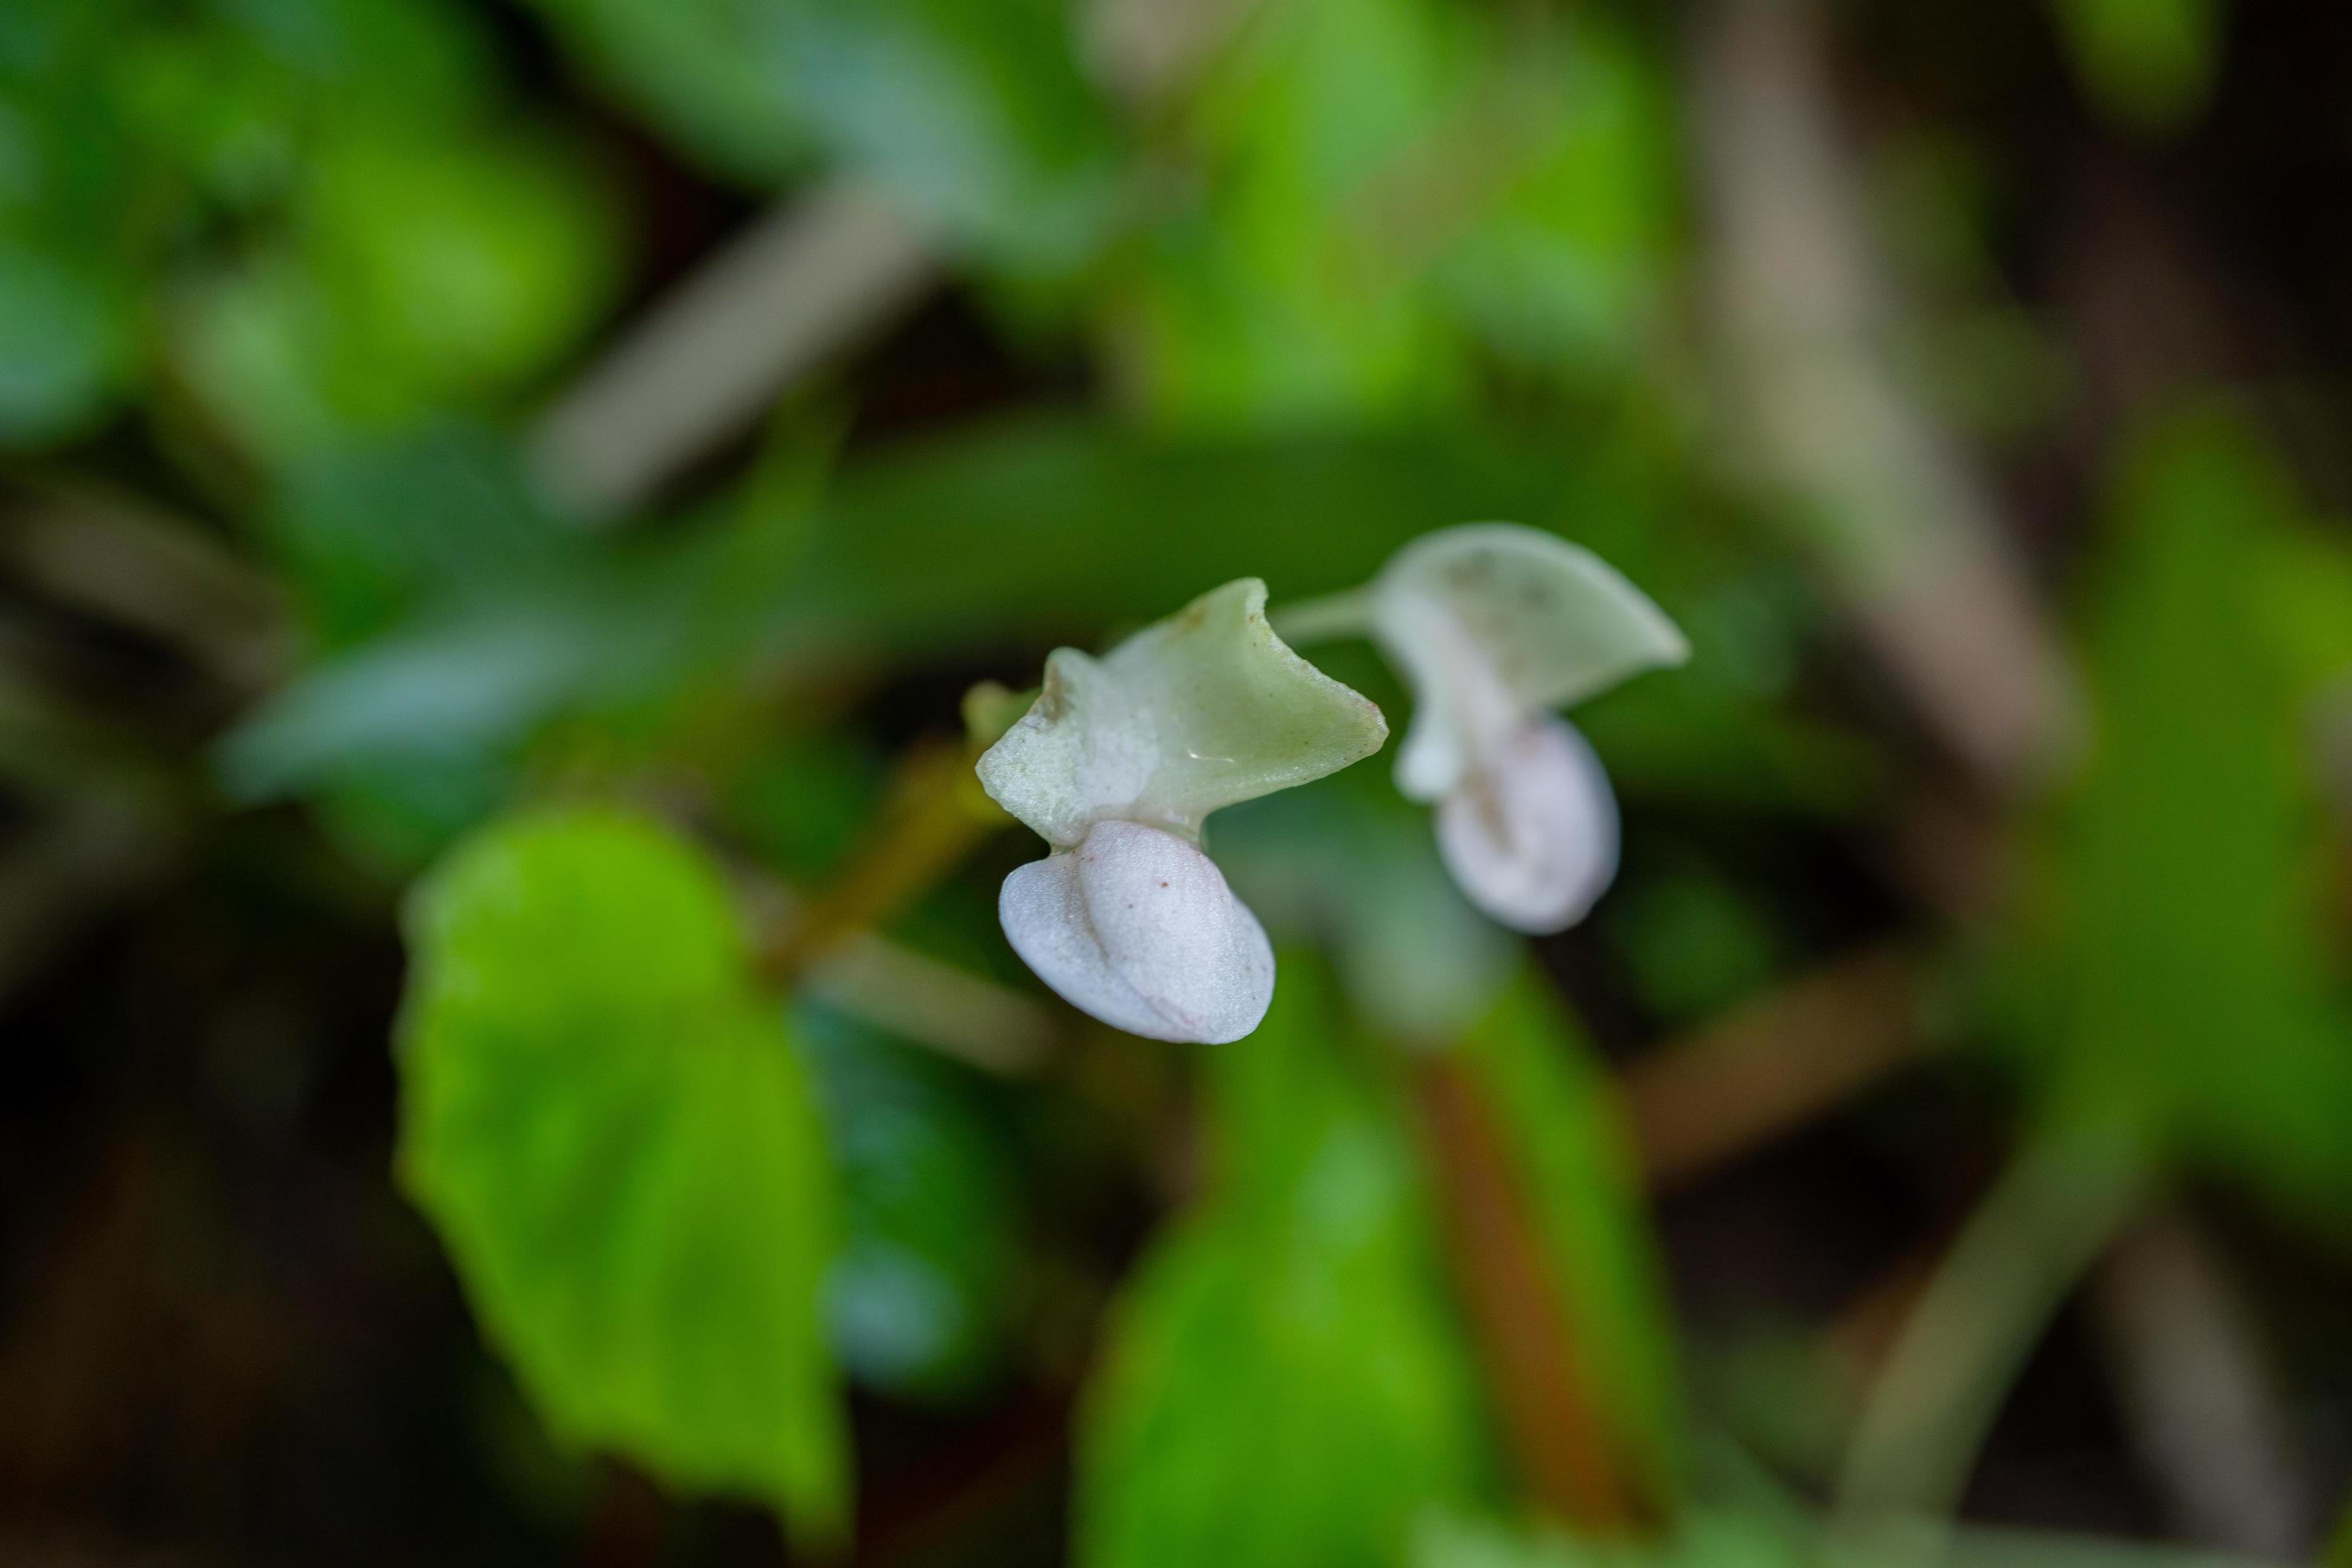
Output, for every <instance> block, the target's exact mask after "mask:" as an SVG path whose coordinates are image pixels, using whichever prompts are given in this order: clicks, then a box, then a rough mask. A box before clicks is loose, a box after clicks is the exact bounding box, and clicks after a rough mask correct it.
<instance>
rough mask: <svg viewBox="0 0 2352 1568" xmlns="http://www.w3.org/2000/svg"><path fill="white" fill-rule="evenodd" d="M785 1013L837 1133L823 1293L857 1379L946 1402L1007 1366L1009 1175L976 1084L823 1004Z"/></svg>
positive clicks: (1014, 1264)
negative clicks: (810, 1061) (838, 1234)
mask: <svg viewBox="0 0 2352 1568" xmlns="http://www.w3.org/2000/svg"><path fill="white" fill-rule="evenodd" d="M793 1017H794V1022H795V1024H796V1026H798V1028H799V1029H800V1031H801V1035H802V1037H803V1039H804V1040H806V1041H807V1042H808V1044H809V1047H810V1053H811V1055H812V1057H813V1058H814V1060H815V1062H816V1065H817V1068H818V1070H819V1078H820V1084H821V1087H822V1089H823V1097H824V1105H825V1112H826V1120H827V1121H828V1122H829V1123H830V1124H831V1126H832V1128H833V1130H834V1136H833V1145H834V1147H835V1150H836V1151H838V1156H839V1164H840V1173H841V1187H842V1209H843V1225H842V1231H843V1235H842V1246H841V1253H840V1256H839V1258H837V1259H836V1260H835V1264H834V1268H833V1273H832V1278H831V1280H830V1284H829V1288H828V1291H827V1297H828V1306H829V1308H830V1313H829V1316H830V1319H831V1321H832V1324H833V1332H834V1342H835V1344H836V1345H837V1346H838V1347H839V1349H840V1352H841V1358H842V1362H843V1364H844V1366H845V1368H846V1370H847V1371H848V1372H849V1373H850V1374H851V1375H852V1376H853V1377H855V1378H856V1379H857V1380H858V1381H859V1382H860V1383H862V1384H866V1385H868V1386H870V1387H874V1388H878V1389H882V1390H884V1391H886V1392H887V1393H890V1394H897V1395H898V1396H900V1397H902V1398H911V1399H915V1400H922V1401H932V1402H945V1403H952V1402H955V1401H957V1400H960V1399H962V1398H965V1397H967V1396H969V1395H971V1394H973V1393H975V1392H977V1391H979V1390H980V1389H982V1387H983V1385H984V1384H986V1383H987V1382H988V1380H989V1379H990V1377H991V1376H992V1374H993V1373H996V1372H997V1371H998V1370H999V1368H1000V1366H1001V1365H1002V1363H1003V1352H1004V1349H1005V1339H1006V1335H1005V1331H1006V1329H1007V1327H1008V1326H1009V1323H1010V1320H1011V1314H1012V1310H1013V1285H1014V1282H1015V1279H1016V1278H1017V1276H1018V1273H1019V1270H1020V1267H1021V1239H1022V1216H1021V1213H1020V1210H1019V1207H1018V1199H1019V1194H1018V1191H1017V1181H1016V1173H1015V1171H1014V1169H1013V1159H1012V1154H1011V1152H1010V1150H1009V1149H1008V1148H1007V1147H1006V1144H1005V1141H1004V1138H1003V1133H1002V1131H1000V1129H999V1128H998V1127H997V1126H995V1125H994V1123H993V1122H992V1119H991V1118H990V1117H989V1116H988V1114H987V1112H986V1107H985V1105H984V1104H983V1103H982V1100H981V1096H980V1094H979V1093H978V1092H977V1091H978V1088H979V1086H977V1085H976V1084H974V1083H972V1082H971V1080H970V1077H969V1075H968V1074H965V1073H961V1072H960V1071H959V1069H958V1068H955V1067H954V1066H952V1065H950V1064H949V1063H947V1062H945V1061H943V1060H942V1059H941V1058H939V1057H938V1056H936V1055H931V1054H928V1053H925V1052H922V1051H919V1050H918V1049H916V1048H915V1047H911V1046H906V1045H901V1044H899V1043H898V1042H897V1041H895V1040H892V1039H889V1038H887V1037H884V1036H881V1035H879V1034H877V1032H875V1031H874V1030H873V1029H871V1028H868V1027H866V1026H861V1025H859V1024H856V1023H855V1022H853V1021H852V1020H850V1019H848V1018H846V1017H845V1016H842V1015H841V1014H839V1013H837V1012H835V1011H834V1010H832V1009H830V1008H827V1007H824V1006H821V1005H804V1006H803V1007H801V1008H799V1009H797V1010H796V1011H795V1013H794V1015H793Z"/></svg>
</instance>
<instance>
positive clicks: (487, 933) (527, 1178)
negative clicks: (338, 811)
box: [400, 811, 847, 1534]
mask: <svg viewBox="0 0 2352 1568" xmlns="http://www.w3.org/2000/svg"><path fill="white" fill-rule="evenodd" d="M409 931H410V942H411V947H412V951H413V953H414V960H415V971H414V973H413V975H412V979H411V983H410V992H409V996H408V999H407V1002H406V1005H405V1007H404V1016H403V1022H402V1030H401V1048H400V1065H401V1069H402V1125H401V1143H400V1170H401V1175H402V1179H403V1181H404V1184H405V1186H406V1188H407V1190H408V1192H409V1194H411V1196H412V1197H414V1199H415V1202H416V1203H417V1205H419V1206H420V1207H421V1208H423V1209H424V1210H425V1213H426V1214H427V1215H429V1216H430V1217H431V1218H432V1220H433V1222H434V1225H435V1226H436V1228H437V1229H438V1230H439V1232H440V1234H441V1237H442V1240H443V1242H444V1243H445V1245H446V1246H447V1247H448V1249H449V1253H450V1256H451V1258H452V1259H453V1260H454V1261H455V1262H456V1264H457V1271H458V1275H459V1278H460V1279H461V1280H462V1281H463V1283H464V1284H465V1287H466V1290H467V1299H468V1300H469V1301H470V1302H471V1303H472V1305H473V1308H474V1310H475V1312H476V1314H477V1316H478V1318H479V1320H480V1321H481V1324H482V1328H483V1331H484V1332H485V1333H486V1334H487V1336H488V1338H489V1339H490V1340H491V1341H492V1342H494V1343H495V1344H496V1345H497V1346H498V1347H499V1350H500V1351H501V1352H503V1353H504V1355H505V1356H506V1357H507V1359H508V1360H509V1363H511V1364H512V1366H513V1368H514V1370H515V1372H516V1373H517V1375H518V1376H519V1378H520V1380H521V1383H522V1384H523V1386H524V1388H525V1389H526V1390H527V1391H528V1393H529V1394H530V1397H531V1398H532V1400H533V1402H534V1403H535V1404H536V1405H538V1407H539V1409H540V1411H541V1415H543V1416H544V1417H545V1418H546V1420H547V1422H548V1424H549V1426H551V1428H552V1429H553V1430H554V1431H555V1432H556V1433H557V1434H558V1436H561V1437H562V1438H563V1439H565V1440H566V1441H568V1442H571V1443H573V1444H577V1445H580V1446H583V1447H598V1448H610V1449H614V1450H616V1451H618V1452H620V1453H623V1454H625V1455H627V1456H629V1457H630V1458H633V1459H635V1460H636V1461H638V1462H640V1463H642V1464H644V1465H645V1466H646V1468H649V1469H651V1470H653V1471H654V1472H656V1474H658V1475H660V1476H662V1477H664V1478H665V1479H668V1480H669V1481H671V1482H673V1483H675V1484H677V1485H678V1486H681V1487H685V1488H688V1489H695V1490H710V1491H718V1492H725V1493H731V1494H736V1495H740V1496H746V1497H751V1498H756V1499H759V1500H763V1501H766V1502H768V1503H771V1504H772V1505H773V1506H775V1507H776V1508H778V1509H779V1510H782V1511H784V1512H785V1513H786V1514H787V1515H788V1516H789V1517H790V1518H791V1520H792V1521H793V1523H794V1524H795V1525H796V1526H798V1527H803V1528H806V1529H808V1530H809V1531H812V1532H814V1533H818V1534H824V1533H828V1532H830V1531H833V1530H835V1528H837V1527H838V1525H839V1524H840V1522H841V1520H842V1515H843V1508H844V1495H845V1489H846V1484H847V1483H846V1477H845V1470H846V1464H847V1459H846V1454H845V1438H844V1434H843V1431H842V1427H841V1413H840V1410H839V1407H838V1404H837V1401H836V1396H835V1390H834V1386H833V1376H832V1367H831V1363H830V1356H829V1352H828V1351H827V1349H826V1345H825V1341H824V1331H823V1329H822V1327H821V1320H820V1309H819V1291H820V1287H821V1284H822V1276H823V1273H824V1268H825V1267H826V1264H827V1261H828V1258H829V1257H830V1253H831V1248H832V1246H833V1233H834V1218H833V1196H832V1192H831V1176H830V1173H829V1170H828V1167H827V1163H826V1157H825V1152H824V1136H823V1131H822V1129H821V1126H820V1124H819V1121H818V1119H817V1116H816V1112H815V1110H814V1107H813V1105H812V1103H811V1100H810V1096H809V1091H808V1088H807V1086H806V1085H805V1083H803V1077H802V1070H801V1067H800V1065H799V1062H798V1061H797V1059H796V1058H795V1057H794V1055H793V1048H792V1046H791V1042H790V1041H789V1040H788V1039H787V1038H786V1037H785V1034H784V1030H783V1026H782V1022H781V1019H780V1016H779V1012H778V1009H777V1008H776V1007H775V1006H774V1005H772V1003H770V1002H768V1001H766V1000H765V999H763V998H762V997H761V996H760V995H759V994H757V993H756V992H755V991H754V990H753V988H752V986H751V984H750V981H749V978H748V972H747V969H746V964H745V960H744V952H743V942H742V938H741V935H740V931H738V930H737V928H736V924H735V920H734V917H733V914H732V912H731V910H730V906H729V902H728V899H727V894H726V889H725V888H724V886H723V885H722V884H721V882H720V881H719V877H718V875H717V873H716V872H715V871H714V870H713V869H712V868H710V867H709V865H707V864H706V863H705V862H704V861H702V860H701V859H700V858H698V856H697V855H695V853H694V852H693V851H692V850H691V849H689V848H688V847H687V846H685V845H684V844H683V843H681V842H679V841H678V840H677V839H675V838H673V837H670V836H669V835H668V834H667V832H665V831H664V830H662V829H661V828H659V827H657V826H654V825H653V824H651V823H649V822H646V821H643V820H640V819H636V818H633V817H628V816H619V815H614V814H607V813H602V812H593V811H569V812H564V813H561V814H551V815H544V816H527V817H522V818H518V819H514V820H510V821H509V822H506V823H503V824H500V825H499V826H496V827H493V828H491V829H489V830H488V831H486V832H485V833H484V834H482V835H481V836H479V837H477V838H475V839H473V840H471V841H469V842H468V843H467V844H466V845H465V846H464V847H461V848H460V849H459V850H458V851H457V853H456V854H454V855H453V856H452V857H451V858H450V859H449V861H448V862H447V863H446V865H444V866H443V867H442V868H440V869H439V870H438V871H436V873H435V874H434V875H433V876H432V877H431V878H430V879H429V880H427V881H426V882H425V884H424V885H423V886H422V887H421V889H420V890H419V892H418V893H417V895H416V898H415V902H414V904H413V905H412V907H411V910H410V920H409Z"/></svg>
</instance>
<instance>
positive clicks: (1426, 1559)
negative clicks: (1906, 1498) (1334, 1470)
mask: <svg viewBox="0 0 2352 1568" xmlns="http://www.w3.org/2000/svg"><path fill="white" fill-rule="evenodd" d="M1821 1561H1822V1555H1821V1554H1820V1553H1818V1552H1815V1551H1813V1550H1810V1549H1809V1548H1808V1545H1807V1544H1806V1543H1805V1542H1803V1541H1802V1539H1801V1532H1799V1531H1790V1530H1789V1529H1786V1528H1783V1527H1782V1525H1781V1524H1780V1522H1778V1521H1773V1520H1771V1519H1769V1518H1765V1517H1761V1516H1757V1517H1750V1516H1746V1515H1740V1514H1733V1513H1726V1512H1715V1513H1705V1514H1699V1515H1696V1516H1695V1517H1693V1518H1691V1519H1688V1520H1685V1521H1683V1523H1681V1524H1680V1525H1679V1526H1678V1527H1677V1528H1676V1529H1675V1532H1674V1533H1673V1535H1672V1536H1671V1537H1669V1538H1668V1539H1667V1540H1665V1541H1663V1542H1595V1541H1578V1540H1574V1539H1572V1538H1570V1537H1568V1536H1565V1535H1562V1534H1559V1532H1557V1531H1549V1530H1511V1529H1507V1528H1505V1527H1503V1526H1501V1525H1499V1524H1495V1523H1490V1522H1485V1521H1475V1520H1467V1519H1463V1520H1453V1519H1442V1520H1436V1521H1432V1522H1431V1524H1430V1525H1429V1526H1428V1527H1426V1528H1424V1529H1423V1531H1422V1532H1421V1534H1420V1535H1419V1537H1418V1538H1417V1539H1416V1540H1415V1541H1414V1542H1413V1554H1412V1568H1806V1565H1808V1564H1813V1563H1820V1562H1821ZM1837 1561H1839V1562H1840V1563H1843V1564H1845V1565H1846V1568H1864V1563H1866V1562H1868V1561H1870V1560H1869V1559H1866V1558H1864V1557H1862V1556H1860V1555H1859V1554H1854V1555H1849V1556H1843V1557H1840V1558H1839V1559H1838V1560H1837ZM1892 1561H1893V1560H1891V1559H1890V1568H1891V1564H1892Z"/></svg>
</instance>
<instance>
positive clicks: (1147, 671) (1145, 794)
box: [980, 577, 1388, 849]
mask: <svg viewBox="0 0 2352 1568" xmlns="http://www.w3.org/2000/svg"><path fill="white" fill-rule="evenodd" d="M1387 739H1388V722H1387V721H1386V720H1384V719H1382V718H1381V710H1379V709H1378V708H1377V707H1375V706H1373V705H1372V703H1371V702H1370V700H1367V699H1366V698H1364V697H1362V696H1360V695H1359V694H1358V693H1357V692H1355V691H1354V690H1352V689H1349V688H1348V687H1346V686H1343V685H1341V684H1340V683H1339V682H1338V681H1336V680H1334V679H1331V678H1330V677H1329V676H1328V675H1325V674H1324V673H1323V672H1322V671H1321V670H1319V669H1317V668H1315V667H1314V666H1313V665H1311V664H1309V663H1307V660H1305V659H1303V658H1300V657H1299V656H1298V655H1297V654H1296V653H1294V652H1292V651H1291V649H1290V647H1289V646H1288V645H1287V644H1286V643H1285V642H1284V641H1283V640H1282V639H1281V638H1280V637H1276V635H1275V632H1274V628H1273V627H1272V626H1268V625H1267V624H1266V618H1265V584H1264V583H1262V582H1260V581H1259V580H1258V579H1256V578H1255V577H1244V578H1240V579H1238V580H1236V581H1234V582H1231V583H1228V584H1225V585H1224V586H1223V587H1222V588H1217V589H1213V590H1212V591H1211V592H1209V593H1206V594H1203V595H1201V597H1199V598H1197V599H1195V600H1193V601H1192V603H1191V604H1190V605H1186V606H1185V607H1184V608H1183V609H1181V610H1180V611H1178V612H1177V613H1176V614H1175V615H1173V616H1169V617H1168V618H1167V619H1166V620H1164V621H1160V622H1158V623H1156V624H1154V625H1152V626H1147V627H1146V628H1144V629H1143V630H1142V631H1140V632H1138V633H1137V634H1136V635H1135V636H1133V637H1129V638H1128V639H1127V641H1125V642H1123V643H1121V644H1120V645H1119V646H1118V647H1116V648H1113V649H1112V650H1111V651H1110V652H1109V653H1108V654H1106V655H1104V656H1103V657H1102V658H1089V657H1088V656H1087V655H1086V654H1083V653H1080V652H1078V651H1077V650H1076V649H1075V648H1059V649H1056V650H1055V653H1054V654H1053V656H1052V657H1051V658H1048V659H1047V660H1046V662H1045V689H1044V690H1043V691H1042V692H1040V693H1039V695H1038V698H1037V700H1036V702H1035V704H1034V705H1033V706H1032V707H1031V708H1030V710H1029V711H1028V712H1027V713H1026V714H1024V716H1023V717H1022V719H1021V720H1020V721H1019V722H1018V723H1016V724H1014V725H1013V728H1012V729H1011V730H1010V731H1007V732H1006V733H1005V735H1004V737H1003V739H1002V740H1000V741H998V742H996V744H995V745H993V746H992V747H990V748H989V749H988V751H987V752H986V753H985V754H983V755H982V757H981V759H980V780H981V784H982V786H983V787H985V788H986V789H987V791H988V793H989V794H990V795H992V796H993V797H994V798H995V800H996V802H997V804H998V805H1002V806H1003V807H1004V809H1005V810H1007V811H1009V812H1011V813H1012V814H1013V816H1017V817H1019V818H1020V819H1021V820H1022V821H1023V822H1025V823H1027V824H1028V825H1029V826H1031V827H1033V828H1034V829H1036V830H1037V832H1038V833H1039V834H1041V835H1042V836H1044V837H1045V839H1046V840H1047V842H1049V843H1051V844H1052V845H1054V846H1055V847H1056V848H1061V849H1066V848H1069V847H1073V846H1075V845H1076V844H1077V843H1078V841H1079V840H1080V839H1082V838H1084V837H1086V835H1087V829H1088V828H1089V827H1091V826H1093V825H1094V824H1096V823H1097V822H1105V821H1113V820H1120V821H1129V822H1139V823H1142V824H1145V825H1146V826H1152V827H1158V828H1162V829H1164V830H1166V831H1168V832H1171V833H1174V834H1177V835H1179V836H1180V837H1184V838H1187V839H1192V840H1197V839H1198V838H1199V837H1200V832H1201V823H1202V819H1203V818H1205V817H1206V816H1208V815H1209V814H1210V813H1211V812H1213V811H1215V810H1216V809H1217V808H1219V807H1220V806H1226V805H1234V803H1235V802H1238V801H1244V800H1250V799H1254V798H1255V797H1256V796H1258V795H1270V794H1272V793H1273V792H1275V791H1276V790H1280V789H1287V788H1289V787H1290V786H1292V785H1293V784H1307V783H1308V782H1310V781H1311V780H1314V779H1318V778H1321V777H1322V776H1323V775H1324V774H1326V773H1336V772H1338V771H1339V769H1341V768H1344V767H1346V766H1347V765H1348V764H1349V763H1353V762H1357V761H1360V760H1361V759H1362V758H1364V757H1367V756H1370V754H1371V753H1372V752H1376V751H1378V750H1380V748H1381V743H1382V742H1385V741H1386V740H1387Z"/></svg>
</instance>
